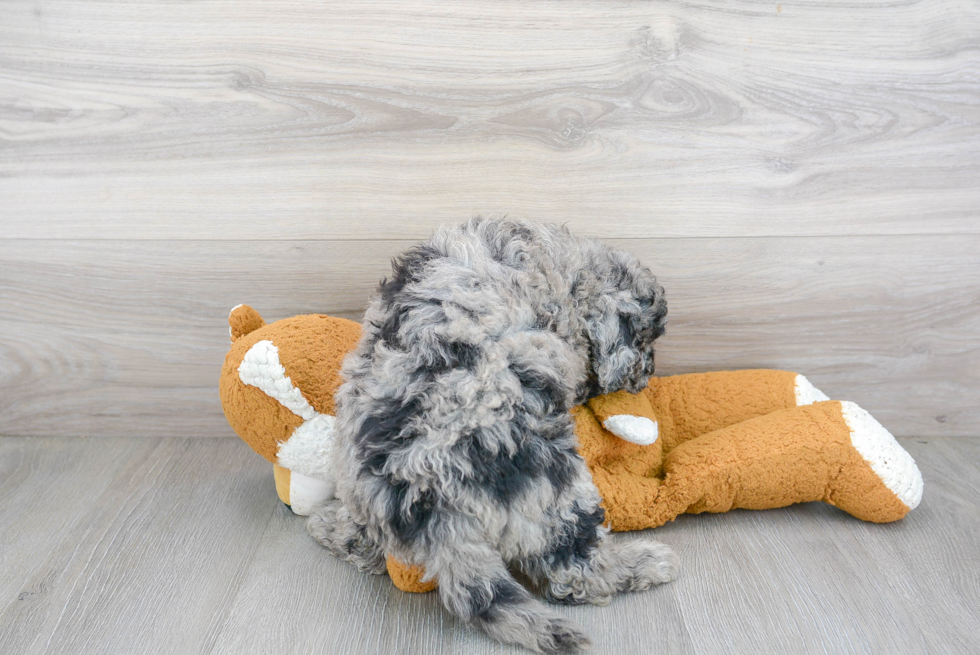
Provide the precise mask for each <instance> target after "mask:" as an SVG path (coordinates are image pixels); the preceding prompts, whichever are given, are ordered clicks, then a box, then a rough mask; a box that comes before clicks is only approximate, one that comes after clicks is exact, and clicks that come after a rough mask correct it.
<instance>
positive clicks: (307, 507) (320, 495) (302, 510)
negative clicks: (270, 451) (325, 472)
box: [289, 471, 335, 516]
mask: <svg viewBox="0 0 980 655" xmlns="http://www.w3.org/2000/svg"><path fill="white" fill-rule="evenodd" d="M334 488H335V485H334V483H333V482H327V481H324V480H318V479H316V478H311V477H308V476H305V475H303V474H302V473H297V472H296V471H290V473H289V507H290V508H291V509H292V510H293V513H294V514H297V515H299V516H309V515H310V514H311V513H312V512H313V510H314V509H315V508H317V507H319V506H320V505H322V504H323V503H325V502H326V501H328V500H330V499H332V498H333V497H334Z"/></svg>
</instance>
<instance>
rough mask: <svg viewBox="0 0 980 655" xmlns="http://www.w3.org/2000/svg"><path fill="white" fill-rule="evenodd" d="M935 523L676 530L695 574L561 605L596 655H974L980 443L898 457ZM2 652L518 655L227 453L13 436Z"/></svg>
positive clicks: (944, 445) (669, 538)
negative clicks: (351, 545)
mask: <svg viewBox="0 0 980 655" xmlns="http://www.w3.org/2000/svg"><path fill="white" fill-rule="evenodd" d="M902 443H903V445H904V446H905V447H906V448H907V449H908V450H909V451H910V452H911V453H912V454H913V456H914V457H915V459H916V460H917V462H918V464H919V467H920V468H921V470H922V474H923V477H924V479H925V483H926V487H925V489H926V491H925V496H924V499H923V502H922V505H921V506H920V507H919V508H918V509H916V510H915V511H914V512H912V513H911V514H910V515H909V516H908V517H907V518H906V519H904V520H903V521H900V522H898V523H896V524H890V525H871V524H867V523H862V522H860V521H857V520H855V519H852V518H851V517H849V516H847V515H844V514H843V513H841V512H839V511H837V510H836V509H834V508H832V507H829V506H826V505H823V504H821V503H814V504H808V505H799V506H796V507H792V508H787V509H783V510H772V511H765V512H749V511H738V512H732V513H729V514H724V515H701V516H685V517H681V518H680V519H679V520H677V521H676V522H675V523H672V524H668V525H666V526H664V527H662V528H659V529H658V530H656V531H655V532H656V534H639V533H633V534H629V535H621V536H617V537H616V538H626V539H632V538H636V539H649V538H654V537H655V538H657V539H659V540H661V541H663V542H665V543H667V544H669V545H671V546H672V547H673V548H674V549H675V550H676V551H677V552H678V554H679V555H680V557H681V562H682V571H681V576H680V578H679V579H678V580H676V581H674V582H673V583H671V584H669V585H666V586H664V587H661V588H659V589H656V590H654V591H650V592H646V593H642V594H636V595H630V596H624V597H620V598H617V599H615V600H614V601H613V603H612V605H610V606H609V607H605V608H596V607H576V608H560V609H559V611H561V612H563V613H565V614H566V615H568V616H572V617H574V618H575V620H576V621H577V622H579V623H580V624H581V625H582V626H583V627H584V628H585V629H586V630H588V632H589V633H590V634H591V635H592V636H593V639H594V642H595V651H596V652H598V653H617V654H625V653H650V652H657V653H661V652H662V653H716V652H765V653H803V652H806V653H811V652H812V653H920V652H934V653H975V652H977V645H978V637H980V573H978V566H977V564H978V553H980V439H974V438H958V439H945V438H931V439H903V440H902ZM0 570H2V575H0V653H18V654H20V653H59V654H60V653H73V654H80V653H99V654H100V655H101V654H104V653H331V654H334V653H338V654H339V653H426V654H429V653H503V652H521V651H517V650H516V649H514V650H512V649H509V648H506V647H502V646H500V645H498V644H496V643H494V642H491V641H489V640H488V639H486V638H484V637H483V636H482V635H481V634H479V633H477V632H476V631H474V630H472V629H469V628H468V627H466V626H464V625H461V624H460V623H459V622H457V621H456V620H454V619H453V618H452V617H450V616H449V615H447V614H446V612H445V611H444V610H443V609H442V608H441V606H440V605H439V602H438V599H437V597H436V596H435V595H434V594H426V595H422V596H419V595H408V594H403V593H402V592H400V591H398V590H397V589H394V588H393V587H392V585H391V582H390V581H389V580H388V578H387V577H386V576H377V577H376V576H369V575H365V574H360V573H357V572H356V571H355V570H354V568H353V567H352V566H350V565H348V564H346V563H343V562H340V561H338V560H336V559H334V558H333V557H331V556H330V555H329V554H327V552H326V551H324V550H322V549H321V548H320V547H319V546H318V545H317V544H315V543H314V542H313V541H312V540H311V539H310V538H309V537H308V536H307V534H306V532H305V529H304V525H303V519H301V518H299V517H296V516H294V515H292V513H291V512H290V511H289V510H288V509H287V508H286V507H285V506H284V505H282V503H280V502H279V501H278V500H277V498H276V496H275V492H274V490H273V483H272V472H271V467H270V466H269V465H268V464H267V463H266V462H265V461H263V460H261V459H260V458H258V457H257V456H256V455H255V454H254V453H252V452H251V451H250V450H249V449H248V448H247V447H246V446H245V445H244V444H242V443H241V442H239V441H238V440H233V439H176V438H144V439H111V438H104V439H83V438H14V437H8V438H2V439H0Z"/></svg>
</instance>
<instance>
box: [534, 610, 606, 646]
mask: <svg viewBox="0 0 980 655" xmlns="http://www.w3.org/2000/svg"><path fill="white" fill-rule="evenodd" d="M535 628H536V636H537V646H538V648H537V650H538V651H539V652H542V653H580V652H582V651H585V650H589V649H591V648H592V640H591V639H589V636H588V635H587V634H585V633H584V632H582V631H581V630H579V629H578V627H576V626H575V624H573V623H572V622H571V621H569V620H567V619H565V618H563V617H560V616H552V617H549V618H547V619H545V620H544V621H542V622H541V624H540V625H538V626H535Z"/></svg>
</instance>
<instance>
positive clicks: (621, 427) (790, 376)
mask: <svg viewBox="0 0 980 655" xmlns="http://www.w3.org/2000/svg"><path fill="white" fill-rule="evenodd" d="M229 324H230V326H231V337H232V342H233V343H232V348H231V351H230V352H229V353H228V356H227V358H226V359H225V365H224V369H223V371H222V376H221V383H220V388H221V400H222V404H223V406H224V410H225V416H226V417H227V418H228V422H229V423H231V425H232V427H233V428H234V429H235V431H236V432H237V433H238V434H239V436H241V437H242V439H244V440H245V441H246V442H247V443H248V444H249V445H250V446H251V447H252V448H253V449H254V450H255V451H256V452H258V453H259V454H261V455H263V456H264V457H265V458H266V459H268V460H269V461H271V462H272V463H273V464H274V465H275V466H274V470H275V479H276V489H277V490H278V492H279V497H280V498H281V499H282V500H283V502H285V503H286V504H287V505H290V506H291V507H292V509H293V511H294V512H296V513H297V514H301V515H307V514H309V513H310V511H312V509H313V508H314V507H315V506H316V505H317V504H318V503H319V502H322V501H323V500H325V499H327V498H330V497H332V494H333V482H332V475H331V473H330V465H329V462H330V444H331V441H332V438H333V416H332V414H333V393H334V392H335V391H336V389H337V387H338V386H340V365H341V362H342V359H343V356H344V355H345V354H346V353H347V352H348V351H349V350H350V349H352V348H353V347H354V345H355V344H356V343H357V340H358V338H359V336H360V326H359V325H358V324H357V323H354V322H353V321H347V320H345V319H338V318H332V317H329V316H322V315H311V316H297V317H293V318H288V319H284V320H281V321H278V322H276V323H273V324H271V325H266V324H265V322H264V321H263V320H262V317H261V316H259V314H258V313H257V312H256V311H255V310H253V309H252V308H251V307H247V306H245V305H239V306H238V307H236V308H235V309H234V310H232V313H231V316H230V317H229ZM571 411H572V414H573V416H574V419H575V426H576V434H577V436H578V438H579V452H580V453H581V455H582V457H583V458H584V459H585V461H586V463H587V464H588V466H589V469H590V470H591V471H592V477H593V481H594V482H595V485H596V487H597V488H598V489H599V493H600V494H601V496H602V498H603V506H604V507H605V509H606V518H607V521H608V523H609V525H610V527H611V528H612V529H613V530H642V529H645V528H655V527H657V526H659V525H663V524H664V523H665V522H667V521H671V520H673V519H674V518H676V517H677V516H678V515H679V514H682V513H700V512H726V511H728V510H730V509H735V508H742V509H769V508H775V507H785V506H786V505H791V504H793V503H801V502H809V501H815V500H822V501H825V502H827V503H830V504H831V505H835V506H836V507H839V508H840V509H842V510H844V511H846V512H848V513H849V514H851V515H853V516H855V517H857V518H859V519H862V520H865V521H873V522H876V523H885V522H889V521H897V520H898V519H901V518H902V517H904V516H905V514H907V513H908V512H909V510H911V509H914V508H915V507H916V505H918V503H919V500H920V499H921V497H922V477H921V475H920V474H919V470H918V468H917V467H916V465H915V462H914V461H913V460H912V457H911V456H910V455H909V454H908V453H907V452H906V451H905V450H904V449H903V448H902V447H901V446H900V445H899V444H898V442H897V441H895V438H894V437H892V435H891V434H890V433H889V432H888V431H887V430H886V429H885V428H884V427H882V426H881V424H879V423H878V422H877V421H876V420H875V419H874V418H872V416H871V415H870V414H868V413H867V412H866V411H864V410H863V409H861V408H860V407H858V406H857V405H855V404H854V403H851V402H847V401H831V400H828V399H827V397H826V396H825V395H824V394H823V393H821V392H820V391H819V390H817V389H815V388H814V387H813V386H812V385H811V384H810V383H809V382H808V381H807V380H806V378H804V377H803V376H801V375H797V374H796V373H790V372H787V371H771V370H750V371H734V372H716V373H697V374H690V375H675V376H670V377H662V378H656V377H655V378H651V379H650V383H649V385H648V387H647V388H646V390H645V391H644V392H642V393H639V394H636V395H633V394H629V393H625V392H618V393H613V394H608V395H605V396H599V397H597V398H593V399H591V400H589V401H588V402H587V403H586V404H584V405H580V406H578V407H575V408H573V409H572V410H571ZM388 571H389V573H390V574H391V577H392V580H393V581H394V582H395V584H396V586H398V587H399V588H400V589H403V590H405V591H426V590H429V589H432V588H434V587H435V581H432V580H430V581H425V582H423V581H422V580H423V579H424V576H423V572H422V571H420V570H418V569H416V568H407V567H404V566H402V565H400V564H399V563H398V562H396V561H394V560H391V559H389V561H388Z"/></svg>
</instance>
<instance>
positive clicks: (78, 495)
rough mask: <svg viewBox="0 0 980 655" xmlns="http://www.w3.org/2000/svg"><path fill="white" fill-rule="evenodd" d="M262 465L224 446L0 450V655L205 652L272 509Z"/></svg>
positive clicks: (63, 444) (75, 444)
mask: <svg viewBox="0 0 980 655" xmlns="http://www.w3.org/2000/svg"><path fill="white" fill-rule="evenodd" d="M66 454H67V455H74V457H70V458H68V459H67V462H65V461H64V460H65V459H66V457H65V455H66ZM264 464H267V462H265V461H264V460H262V459H261V458H258V457H256V456H255V454H254V453H253V452H252V451H250V450H249V449H248V447H247V446H244V444H241V443H235V442H234V441H232V440H213V439H212V440H177V439H171V440H166V441H161V440H159V439H54V440H31V439H9V438H8V439H0V466H3V467H4V468H5V469H9V470H10V471H11V476H12V477H11V478H10V479H8V480H7V481H6V482H5V483H4V484H5V486H8V487H11V490H10V493H9V494H8V493H4V494H3V496H2V504H0V517H2V520H0V543H2V544H3V560H4V567H3V568H4V576H3V578H4V582H3V586H2V587H0V590H2V592H3V596H0V652H4V653H27V652H33V653H52V654H54V653H83V652H87V653H134V652H161V653H190V652H207V650H208V648H207V645H208V642H207V634H208V632H209V631H213V630H214V629H215V626H217V625H220V624H221V623H223V622H224V620H225V613H226V611H227V604H228V598H230V597H234V596H235V594H236V593H237V587H238V585H240V584H241V582H242V579H243V575H244V573H245V571H246V569H247V567H248V563H249V561H250V558H251V557H252V555H253V553H254V551H255V549H256V547H257V545H258V543H259V540H260V538H261V535H262V531H263V527H264V526H265V525H266V524H267V523H268V521H269V516H270V514H271V512H272V511H273V508H274V507H275V505H276V504H277V503H278V499H277V498H276V497H275V495H274V494H273V495H272V496H270V495H269V494H268V493H267V492H268V489H266V488H265V485H264V482H266V480H265V477H266V476H265V473H266V470H265V469H266V468H267V467H266V466H263V465H264ZM5 491H6V490H5ZM8 572H9V573H10V574H11V575H9V576H8Z"/></svg>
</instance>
